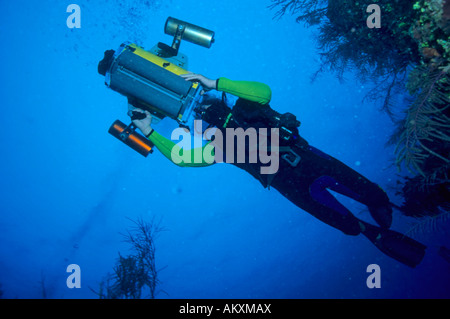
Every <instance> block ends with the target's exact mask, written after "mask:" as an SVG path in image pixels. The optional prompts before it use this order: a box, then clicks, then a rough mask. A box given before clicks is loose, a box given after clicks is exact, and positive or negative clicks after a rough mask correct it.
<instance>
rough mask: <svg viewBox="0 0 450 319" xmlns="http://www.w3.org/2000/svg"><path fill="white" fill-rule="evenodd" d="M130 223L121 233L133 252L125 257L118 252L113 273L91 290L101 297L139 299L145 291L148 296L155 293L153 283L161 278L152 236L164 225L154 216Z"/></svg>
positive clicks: (154, 236)
mask: <svg viewBox="0 0 450 319" xmlns="http://www.w3.org/2000/svg"><path fill="white" fill-rule="evenodd" d="M133 223H134V224H135V226H134V227H133V228H132V229H131V230H128V231H127V234H126V235H124V236H125V241H126V242H128V243H130V244H131V249H132V251H133V252H134V254H132V255H129V256H127V257H123V256H121V255H120V254H119V258H118V260H117V262H116V265H115V266H114V268H113V270H114V273H113V274H112V275H111V274H108V275H107V276H106V278H105V279H104V280H103V281H102V282H101V283H100V289H99V291H98V292H96V291H94V293H95V294H97V295H98V296H99V297H100V298H101V299H140V298H141V297H142V293H143V292H144V291H148V292H149V295H148V297H149V298H151V299H154V298H155V296H156V295H157V291H156V287H157V285H158V284H159V283H160V282H159V279H158V271H159V270H158V269H157V268H156V257H155V250H156V249H155V242H154V240H155V238H156V236H157V235H158V233H159V232H161V231H162V230H163V229H162V228H161V227H160V226H159V223H155V222H154V220H153V221H151V222H145V221H144V220H143V219H138V220H137V221H133Z"/></svg>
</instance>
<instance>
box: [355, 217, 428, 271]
mask: <svg viewBox="0 0 450 319" xmlns="http://www.w3.org/2000/svg"><path fill="white" fill-rule="evenodd" d="M360 222H361V223H362V224H363V225H364V227H363V228H364V230H363V231H362V233H363V235H364V236H366V237H367V238H368V239H369V240H370V241H371V242H372V243H373V244H374V245H375V246H376V247H377V248H378V249H379V250H381V251H382V252H383V253H385V254H386V255H388V256H389V257H392V258H394V259H395V260H397V261H399V262H401V263H402V264H405V265H407V266H409V267H412V268H414V267H416V266H417V265H418V264H420V262H421V261H422V259H423V257H424V256H425V249H426V248H427V247H426V246H425V245H423V244H421V243H419V242H418V241H416V240H414V239H412V238H409V237H408V236H406V235H403V234H401V233H398V232H396V231H393V230H389V229H383V228H380V227H377V226H374V225H371V224H368V223H366V222H363V221H360Z"/></svg>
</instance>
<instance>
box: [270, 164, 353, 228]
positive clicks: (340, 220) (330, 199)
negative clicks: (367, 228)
mask: <svg viewBox="0 0 450 319" xmlns="http://www.w3.org/2000/svg"><path fill="white" fill-rule="evenodd" d="M299 174H301V172H299V170H298V169H291V168H284V169H283V170H280V171H279V172H278V174H277V176H276V177H275V179H274V181H273V182H272V185H271V186H272V187H273V188H275V189H277V190H278V191H279V192H280V193H281V194H282V195H283V196H284V197H286V198H287V199H288V200H290V201H291V202H292V203H293V204H295V205H296V206H297V207H299V208H301V209H303V210H304V211H306V212H308V213H310V214H311V215H313V216H314V217H316V218H317V219H319V220H321V221H322V222H324V223H326V224H328V225H330V226H332V227H334V228H337V229H339V230H341V231H342V232H344V233H345V234H347V235H358V234H359V233H360V232H361V227H360V224H359V220H358V219H357V218H356V217H355V216H354V215H353V214H352V213H351V212H350V211H349V210H348V209H347V208H345V207H344V206H343V205H342V204H341V203H339V202H338V200H337V199H336V198H335V197H334V196H333V195H332V194H330V193H329V192H328V191H327V190H326V189H325V188H323V189H321V190H319V189H317V190H316V192H315V194H316V197H315V198H314V197H313V196H311V192H310V183H309V181H311V180H312V179H310V178H308V177H310V176H308V175H303V176H301V175H299ZM300 176H301V177H300Z"/></svg>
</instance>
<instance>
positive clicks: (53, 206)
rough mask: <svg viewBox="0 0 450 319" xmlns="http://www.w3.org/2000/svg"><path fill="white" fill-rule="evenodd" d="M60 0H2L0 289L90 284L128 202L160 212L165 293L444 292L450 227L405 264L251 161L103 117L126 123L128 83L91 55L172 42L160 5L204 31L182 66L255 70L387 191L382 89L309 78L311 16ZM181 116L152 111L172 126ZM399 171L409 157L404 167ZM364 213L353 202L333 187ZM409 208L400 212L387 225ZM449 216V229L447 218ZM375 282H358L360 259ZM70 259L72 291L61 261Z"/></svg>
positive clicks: (52, 289) (425, 238) (278, 105)
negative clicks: (249, 166)
mask: <svg viewBox="0 0 450 319" xmlns="http://www.w3.org/2000/svg"><path fill="white" fill-rule="evenodd" d="M71 3H72V2H70V1H46V2H42V3H37V2H35V1H24V0H17V1H2V2H0V15H1V19H0V41H1V43H2V50H1V51H0V61H2V68H1V72H0V83H1V85H0V96H1V100H2V106H1V110H2V116H1V122H2V126H1V127H2V133H1V134H0V141H1V146H2V154H1V157H0V161H1V165H0V172H1V173H0V174H1V175H0V176H1V182H0V189H1V198H0V209H1V214H0V284H1V290H2V291H3V297H4V298H42V297H44V291H45V297H47V298H96V295H95V294H94V293H93V292H92V291H91V289H90V288H92V289H94V290H97V288H98V285H99V283H100V281H101V280H102V278H103V277H104V276H105V275H106V274H107V273H108V272H112V267H113V266H114V263H115V261H116V259H117V257H118V253H119V252H120V253H121V254H122V255H126V254H127V253H128V252H129V250H128V248H129V246H128V244H126V243H125V242H123V237H122V236H121V235H120V233H123V232H125V230H126V229H127V228H128V227H130V226H132V224H131V222H130V221H129V219H128V218H131V219H136V218H138V217H143V218H145V219H147V220H150V219H151V218H153V217H155V218H158V219H161V223H162V224H161V225H162V226H163V227H164V228H165V229H166V231H165V232H162V233H161V234H160V236H159V237H158V238H157V241H156V249H157V251H156V262H157V264H158V266H159V267H160V268H163V267H166V268H164V269H163V270H161V271H160V273H159V276H160V280H161V284H160V286H158V290H159V289H160V290H164V291H165V292H166V294H164V293H160V294H158V296H157V297H158V298H420V297H424V298H448V297H450V285H449V283H450V280H449V279H450V272H449V270H450V264H448V263H447V262H446V261H444V260H443V259H442V258H441V257H439V256H438V255H437V254H436V250H437V248H438V247H439V246H440V245H447V246H448V245H449V239H448V234H447V236H446V234H445V233H434V234H429V233H424V234H419V235H417V236H416V237H415V238H417V239H418V240H420V241H422V242H424V243H425V244H427V245H428V246H429V249H428V254H427V255H426V257H425V259H424V261H423V262H422V263H421V264H420V265H419V266H418V267H417V268H415V269H411V268H408V267H407V266H404V265H402V264H400V263H398V262H396V261H395V260H393V259H390V258H389V257H386V256H385V255H383V254H382V253H381V252H380V251H378V250H377V249H376V248H375V247H374V246H373V245H372V244H371V243H370V242H369V241H368V240H367V239H366V238H364V237H363V236H358V237H352V236H346V235H344V234H343V233H341V232H340V231H338V230H336V229H334V228H332V227H330V226H328V225H326V224H324V223H322V222H320V221H319V220H317V219H316V218H314V217H312V216H311V215H309V214H308V213H306V212H304V211H302V210H300V209H299V208H297V207H295V206H294V205H293V204H291V203H290V202H289V201H287V200H286V199H285V198H283V197H282V196H281V195H280V194H279V193H277V191H275V190H270V191H269V190H266V189H264V188H262V187H261V185H260V183H259V182H258V181H257V180H255V179H253V178H252V177H251V176H249V175H248V174H247V173H245V172H244V171H241V170H239V169H236V168H235V167H233V166H231V165H226V164H220V165H214V166H212V167H207V168H198V169H196V168H179V167H177V166H175V165H173V164H172V163H170V162H169V161H168V160H167V159H166V158H165V157H163V156H162V155H161V153H159V152H158V151H155V153H154V154H153V155H151V156H149V157H148V158H144V157H142V156H141V155H139V154H137V153H135V152H134V151H132V150H131V149H129V148H127V147H126V146H124V145H123V144H121V143H120V142H118V141H117V140H116V139H114V138H113V137H111V136H110V135H109V134H108V133H107V130H108V128H109V126H110V125H111V123H112V122H113V121H114V120H116V119H121V120H122V121H123V122H127V121H128V119H127V116H126V99H125V98H124V97H123V96H121V95H119V94H118V93H116V92H113V91H112V90H109V89H107V88H106V87H105V85H104V78H103V77H102V76H100V75H99V74H98V73H97V63H98V61H99V60H100V59H101V58H102V57H103V52H104V51H105V50H107V49H116V48H117V47H118V46H119V45H120V44H121V43H122V42H124V41H132V42H137V43H138V44H140V45H142V46H144V47H146V48H148V49H150V48H151V47H152V46H153V45H154V44H156V43H157V42H159V41H161V42H165V43H168V44H170V43H171V41H172V39H171V37H169V36H167V35H165V34H164V32H163V27H164V23H165V21H166V19H167V17H169V16H173V17H176V18H178V19H181V20H185V21H189V22H192V23H194V24H198V25H200V26H203V27H206V28H209V29H212V30H214V31H215V32H216V42H215V43H214V44H213V46H212V48H211V49H206V48H203V47H199V46H195V45H193V44H190V43H188V42H183V43H182V46H181V51H182V52H183V53H185V54H187V55H188V56H189V59H190V66H189V69H190V70H191V71H194V72H198V73H201V74H204V75H205V76H208V77H210V78H217V77H220V76H224V77H228V78H230V79H235V80H251V81H260V82H264V83H267V84H268V85H270V87H271V88H272V91H273V99H272V103H271V105H272V107H273V108H275V109H277V110H278V111H280V112H292V113H294V114H296V115H297V117H298V118H299V119H300V120H301V121H302V126H301V134H302V135H303V136H304V137H305V138H306V139H307V140H308V141H309V142H310V143H311V144H312V145H314V146H316V147H318V148H319V149H321V150H323V151H325V152H327V153H329V154H331V155H333V156H335V157H337V158H338V159H340V160H341V161H343V162H345V163H346V164H348V165H349V166H350V167H352V168H354V169H356V170H358V171H359V172H361V173H362V174H364V175H365V176H367V177H368V178H369V179H371V180H372V181H374V182H377V183H378V184H379V185H380V186H382V187H383V188H384V189H385V190H386V191H387V192H388V194H389V195H390V197H391V199H392V201H394V202H396V203H401V198H399V197H397V196H396V191H398V185H397V180H398V178H399V175H398V172H397V170H396V168H395V167H394V166H393V165H392V163H393V159H394V155H393V148H392V147H386V146H385V142H386V140H387V139H388V137H389V136H390V134H391V133H392V131H393V129H394V126H393V124H392V122H391V121H390V119H389V118H388V116H387V115H386V114H385V113H383V112H381V111H380V108H381V101H377V102H367V101H364V102H363V98H364V96H365V94H366V93H367V92H368V91H369V89H370V83H361V82H358V81H357V80H356V79H355V78H354V76H353V74H352V72H349V73H347V81H346V82H345V83H340V82H339V81H338V80H337V79H336V78H335V77H334V75H332V74H327V73H325V74H323V75H322V76H321V77H320V78H319V79H318V80H317V81H316V82H314V83H311V82H310V76H311V75H312V74H313V73H314V71H316V69H317V67H318V66H319V57H318V51H317V50H316V49H315V43H314V38H313V32H314V30H312V29H305V28H303V26H302V25H300V24H296V23H295V21H294V20H295V19H294V18H293V17H290V16H286V17H284V18H283V19H281V20H280V21H277V20H273V19H272V17H273V15H274V13H275V12H274V11H270V10H269V9H267V6H268V5H269V4H270V1H267V0H266V1H262V0H245V1H238V0H227V1H205V0H196V1H193V0H183V1H181V0H173V1H159V2H156V1H138V0H134V1H133V0H127V1H120V2H119V1H117V2H116V1H106V0H98V1H89V0H84V1H81V0H78V1H77V2H76V3H77V4H79V5H80V7H81V28H80V29H69V28H68V27H67V26H66V19H67V17H68V15H69V13H67V12H66V8H67V6H68V5H69V4H71ZM175 127H176V123H174V122H173V123H171V122H170V121H169V122H161V123H160V124H159V127H158V126H155V128H156V129H159V130H160V131H170V129H172V128H175ZM402 173H405V172H402ZM340 199H342V202H343V203H345V204H346V206H347V207H349V208H350V209H351V210H352V211H353V212H354V213H355V215H357V216H358V217H359V218H361V219H364V220H366V221H368V222H373V221H372V220H371V218H370V216H369V214H368V212H367V211H366V210H365V209H364V207H363V206H362V205H361V204H358V203H356V202H353V201H350V200H348V199H345V198H342V197H340ZM413 222H414V220H411V219H408V218H406V217H403V216H401V215H400V214H398V213H396V214H395V215H394V223H393V227H392V228H393V229H396V230H399V231H407V230H408V229H409V228H410V227H411V225H412V223H413ZM447 229H448V228H447ZM373 263H375V264H378V265H379V266H380V268H381V288H379V289H377V288H374V289H369V288H368V287H367V286H366V279H367V277H368V275H369V274H368V273H367V272H366V268H367V266H368V265H370V264H373ZM69 264H78V265H79V266H80V268H81V288H79V289H77V288H74V289H69V288H68V287H67V286H66V278H67V276H68V275H69V274H68V273H67V272H66V268H67V266H68V265H69Z"/></svg>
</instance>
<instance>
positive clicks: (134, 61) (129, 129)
mask: <svg viewBox="0 0 450 319" xmlns="http://www.w3.org/2000/svg"><path fill="white" fill-rule="evenodd" d="M164 32H165V33H166V34H168V35H172V36H173V37H174V38H173V42H172V46H169V45H166V44H164V43H161V42H159V43H158V44H157V45H156V46H154V47H153V48H152V49H151V50H150V51H146V50H144V49H143V48H142V47H139V46H137V45H136V44H132V43H128V42H126V43H123V44H122V45H120V47H119V49H118V50H116V51H113V50H108V51H106V52H105V56H104V58H103V60H102V61H100V63H99V65H98V72H99V73H100V74H101V75H104V76H105V84H106V86H107V87H109V88H111V89H112V90H114V91H116V92H118V93H120V94H122V95H124V96H126V97H127V98H128V103H129V104H131V105H132V106H134V107H137V108H140V109H143V110H146V111H148V112H150V113H151V114H152V116H153V117H154V118H155V120H156V121H159V120H161V119H163V118H165V117H169V118H171V119H174V120H176V121H177V122H178V123H179V124H180V125H181V126H183V125H186V124H187V123H188V121H189V120H190V119H191V114H192V111H193V109H194V107H195V104H196V102H197V101H198V99H199V97H200V92H201V91H202V87H201V86H200V85H199V84H198V83H192V82H188V81H186V80H185V79H183V78H182V77H180V75H182V74H186V73H188V71H187V62H188V58H187V56H185V55H184V54H182V53H180V52H179V48H180V44H181V41H182V40H186V41H189V42H191V43H194V44H197V45H200V46H203V47H206V48H210V47H211V45H212V43H214V35H215V34H214V32H213V31H210V30H207V29H204V28H201V27H199V26H196V25H193V24H191V23H187V22H184V21H181V20H177V19H174V18H172V17H169V18H168V19H167V21H166V24H165V27H164ZM156 121H155V122H156ZM109 133H110V134H111V135H113V136H114V137H116V138H118V139H119V140H121V141H122V142H124V143H125V144H127V145H128V146H130V147H131V148H133V149H134V150H136V151H137V152H139V153H140V154H142V155H143V156H148V154H150V153H151V152H152V149H153V146H154V145H153V144H152V143H151V142H150V141H149V140H148V139H146V138H144V137H143V136H142V135H140V134H139V133H137V132H136V127H135V126H134V125H133V123H131V124H130V125H128V126H126V125H125V124H123V123H122V122H120V121H119V120H117V121H115V122H114V123H113V125H112V126H111V127H110V129H109ZM144 144H145V145H144Z"/></svg>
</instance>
